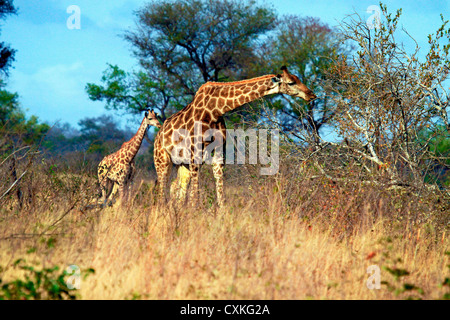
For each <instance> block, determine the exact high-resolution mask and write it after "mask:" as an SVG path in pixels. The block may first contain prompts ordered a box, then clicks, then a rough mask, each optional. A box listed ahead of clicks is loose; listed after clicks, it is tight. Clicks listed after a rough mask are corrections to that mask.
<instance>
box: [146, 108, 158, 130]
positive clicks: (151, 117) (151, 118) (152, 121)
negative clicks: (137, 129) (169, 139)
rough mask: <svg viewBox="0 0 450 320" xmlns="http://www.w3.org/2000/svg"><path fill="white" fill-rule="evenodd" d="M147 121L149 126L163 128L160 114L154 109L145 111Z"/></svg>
mask: <svg viewBox="0 0 450 320" xmlns="http://www.w3.org/2000/svg"><path fill="white" fill-rule="evenodd" d="M145 121H146V122H147V124H148V125H149V126H154V127H157V128H161V124H160V123H159V120H158V116H157V115H156V114H155V111H153V110H150V109H149V110H147V111H145Z"/></svg>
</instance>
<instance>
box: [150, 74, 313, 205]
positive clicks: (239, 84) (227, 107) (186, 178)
mask: <svg viewBox="0 0 450 320" xmlns="http://www.w3.org/2000/svg"><path fill="white" fill-rule="evenodd" d="M281 70H282V74H277V75H274V74H269V75H265V76H261V77H257V78H252V79H247V80H242V81H235V82H207V83H205V84H204V85H202V86H201V87H200V88H199V89H198V91H197V92H196V94H195V96H194V99H193V101H192V102H191V103H190V104H188V105H187V106H186V107H185V108H183V109H182V110H180V111H179V112H177V113H175V114H174V115H172V116H171V117H170V118H168V119H167V120H166V121H165V122H164V124H163V126H162V127H161V130H160V131H159V132H158V134H157V136H156V138H155V144H154V162H155V168H156V172H157V175H158V192H159V197H160V198H161V199H165V198H166V189H167V185H168V180H169V177H170V171H171V168H172V164H178V165H179V169H178V175H179V176H181V177H182V178H180V179H178V183H179V187H178V190H179V191H178V192H177V194H178V196H179V197H185V196H186V193H187V189H188V185H189V184H190V188H191V198H192V199H191V201H192V202H193V203H194V204H195V203H196V202H198V200H199V169H200V166H201V164H202V163H203V160H202V161H199V159H203V157H202V155H200V154H199V152H198V150H205V148H207V147H208V146H209V145H210V144H211V143H213V142H214V141H215V139H221V141H226V136H227V135H226V127H225V121H224V119H223V115H224V114H225V113H227V112H229V111H231V110H233V109H235V108H237V107H239V106H242V105H243V104H245V103H249V102H251V101H254V100H256V99H258V98H262V97H264V96H267V95H271V94H279V93H282V94H288V95H290V96H293V97H299V98H302V99H303V100H305V101H312V100H314V99H316V95H315V94H314V93H313V92H312V91H311V90H310V89H309V88H308V87H307V86H306V85H305V84H303V83H302V82H301V81H300V79H299V78H298V77H297V76H295V75H293V74H291V73H289V71H288V69H287V68H286V67H285V66H283V67H282V68H281ZM198 123H200V132H201V136H205V133H206V132H207V131H208V130H211V129H213V130H214V135H215V139H214V140H212V139H211V141H205V140H202V139H199V134H198V133H197V134H195V131H196V126H197V127H198ZM180 132H184V133H185V134H184V135H183V136H185V137H186V141H185V144H184V145H183V147H184V148H190V149H191V152H190V153H189V157H190V159H189V161H188V163H186V162H183V163H180V162H179V159H177V155H178V156H179V153H177V152H178V151H179V150H177V149H176V148H177V147H178V146H180V140H179V139H178V140H177V141H174V139H173V135H174V134H176V133H178V134H179V133H180ZM183 141H184V140H183ZM174 149H175V150H174ZM181 149H183V148H181ZM181 151H182V150H181ZM210 151H212V150H210ZM181 158H183V156H181ZM220 159H223V153H221V152H220V150H219V149H218V148H215V149H214V156H213V159H212V165H213V172H214V178H215V181H216V196H217V202H218V205H219V206H223V204H224V197H223V166H224V163H223V161H221V160H220ZM171 189H174V188H171ZM172 191H174V190H172ZM171 193H172V192H171Z"/></svg>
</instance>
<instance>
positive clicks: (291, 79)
mask: <svg viewBox="0 0 450 320" xmlns="http://www.w3.org/2000/svg"><path fill="white" fill-rule="evenodd" d="M281 70H282V71H283V74H279V75H277V76H275V77H273V78H272V81H273V83H274V84H275V86H278V90H279V91H278V92H279V93H284V94H288V95H290V96H294V97H300V98H302V99H303V100H305V101H311V100H314V99H316V98H317V97H316V95H315V94H314V93H313V92H312V91H311V90H310V89H309V88H308V87H307V86H305V85H304V84H303V83H302V82H301V81H300V79H299V78H298V77H297V76H295V75H293V74H291V73H289V71H288V70H287V68H286V67H285V66H282V67H281Z"/></svg>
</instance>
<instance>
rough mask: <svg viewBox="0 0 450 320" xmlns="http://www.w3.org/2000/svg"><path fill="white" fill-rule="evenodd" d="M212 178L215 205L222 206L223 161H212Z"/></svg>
mask: <svg viewBox="0 0 450 320" xmlns="http://www.w3.org/2000/svg"><path fill="white" fill-rule="evenodd" d="M213 172H214V179H215V180H216V194H217V205H218V206H219V208H222V207H223V204H224V196H223V163H216V162H214V163H213Z"/></svg>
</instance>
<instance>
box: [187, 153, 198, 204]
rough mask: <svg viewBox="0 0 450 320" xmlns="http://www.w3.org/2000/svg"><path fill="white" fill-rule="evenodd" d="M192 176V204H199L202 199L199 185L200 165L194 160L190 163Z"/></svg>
mask: <svg viewBox="0 0 450 320" xmlns="http://www.w3.org/2000/svg"><path fill="white" fill-rule="evenodd" d="M189 171H190V177H191V199H190V201H191V205H192V206H194V207H195V206H197V205H198V204H199V201H200V194H199V192H200V190H199V185H198V176H199V171H200V165H199V164H196V163H194V162H193V161H192V163H191V164H190V165H189Z"/></svg>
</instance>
